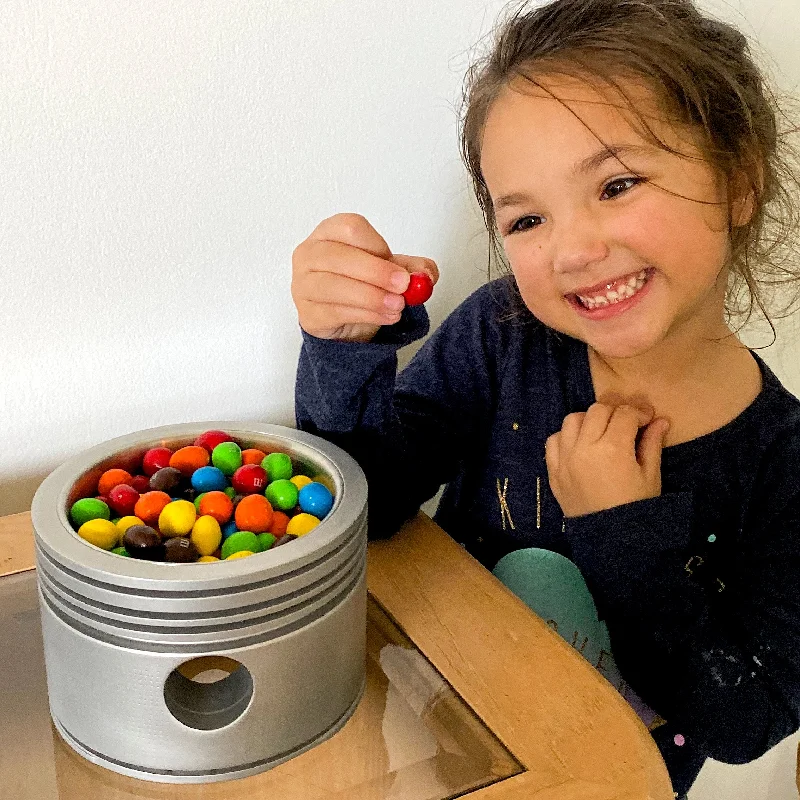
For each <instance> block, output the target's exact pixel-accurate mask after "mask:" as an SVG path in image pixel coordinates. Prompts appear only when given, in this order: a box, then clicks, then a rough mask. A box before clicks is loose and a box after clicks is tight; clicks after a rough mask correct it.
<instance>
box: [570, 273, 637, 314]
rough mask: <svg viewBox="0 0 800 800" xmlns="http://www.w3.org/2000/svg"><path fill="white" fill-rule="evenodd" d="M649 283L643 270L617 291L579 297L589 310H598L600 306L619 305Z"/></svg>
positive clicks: (632, 276) (612, 290)
mask: <svg viewBox="0 0 800 800" xmlns="http://www.w3.org/2000/svg"><path fill="white" fill-rule="evenodd" d="M646 282H647V270H646V269H643V270H642V271H641V272H640V273H639V274H638V275H631V277H630V278H628V280H627V281H626V283H624V284H622V285H620V286H619V287H618V288H617V289H616V290H614V289H611V290H610V291H608V292H606V293H605V294H600V295H597V296H596V297H583V296H582V295H578V297H579V298H580V300H581V302H582V303H583V305H584V306H586V307H587V308H598V307H600V306H608V305H612V304H614V303H619V302H620V301H621V300H626V299H627V298H629V297H633V295H635V294H636V292H638V291H639V289H641V288H642V286H644V285H645V283H646Z"/></svg>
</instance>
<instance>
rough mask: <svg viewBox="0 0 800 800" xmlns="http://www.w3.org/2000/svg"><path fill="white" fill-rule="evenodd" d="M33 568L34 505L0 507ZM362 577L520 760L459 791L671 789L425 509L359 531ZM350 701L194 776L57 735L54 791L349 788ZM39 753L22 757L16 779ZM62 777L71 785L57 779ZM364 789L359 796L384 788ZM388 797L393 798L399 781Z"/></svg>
mask: <svg viewBox="0 0 800 800" xmlns="http://www.w3.org/2000/svg"><path fill="white" fill-rule="evenodd" d="M33 568H34V547H33V536H32V530H31V522H30V515H29V514H27V513H25V514H16V515H13V516H8V517H0V576H9V575H12V574H14V573H18V572H22V571H25V570H30V569H33ZM2 580H12V579H10V578H7V579H2ZM2 580H0V583H2ZM367 583H368V588H369V592H370V594H371V596H372V597H373V598H374V599H375V600H376V601H377V602H378V604H379V605H380V606H382V607H383V609H385V610H386V611H387V612H388V614H389V615H390V616H391V617H392V618H393V619H394V620H395V621H396V622H397V624H398V625H399V626H400V627H401V628H402V629H403V631H404V632H405V633H406V634H407V635H408V637H409V638H410V639H411V640H412V642H413V644H414V645H415V646H416V648H417V649H418V650H419V651H420V652H421V653H422V654H423V655H424V656H425V657H426V658H427V659H428V661H429V662H430V663H431V664H432V665H433V666H434V667H435V668H436V670H438V671H439V672H440V673H441V675H442V676H444V678H445V679H446V680H447V681H448V682H449V683H450V684H451V686H452V687H453V688H454V689H455V692H456V693H457V694H458V695H460V696H461V698H462V699H463V700H464V701H465V702H466V704H467V705H468V706H470V707H471V708H472V710H473V711H474V712H475V714H477V716H478V717H479V718H480V720H482V721H483V723H484V725H485V726H487V727H488V728H489V729H490V731H491V732H493V733H494V735H495V736H496V737H497V739H499V741H500V742H501V743H502V744H503V745H504V746H505V748H506V749H507V750H508V751H509V752H510V753H511V754H512V755H513V757H514V758H516V760H517V761H518V762H519V764H520V765H521V771H520V772H519V774H516V775H514V776H513V777H509V778H505V779H504V780H499V781H498V782H496V783H493V784H491V785H489V786H485V787H483V788H480V789H478V790H476V791H472V792H469V793H468V794H466V795H462V796H465V797H468V798H469V800H500V799H501V798H502V799H503V800H506V799H507V800H523V798H524V799H525V800H673V796H674V795H673V791H672V788H671V784H670V781H669V777H668V775H667V772H666V768H665V766H664V763H663V761H662V759H661V756H660V754H659V752H658V750H657V748H656V746H655V743H654V742H653V740H652V738H651V736H650V734H649V733H648V731H647V729H646V728H645V727H644V725H643V724H642V723H641V721H640V720H639V718H638V717H637V716H636V714H635V713H634V712H633V710H632V709H631V708H630V706H628V704H627V703H626V702H625V701H624V700H623V699H622V697H621V696H620V695H619V694H618V693H617V692H616V691H615V690H614V689H613V687H612V686H611V685H610V684H609V683H608V682H607V681H606V680H605V679H604V678H603V677H602V676H601V675H600V674H599V673H598V672H597V671H596V670H595V669H593V668H592V667H591V666H590V665H589V663H588V662H587V661H585V660H584V659H583V658H582V657H581V656H580V655H579V654H578V653H577V652H576V651H575V650H574V649H573V648H571V647H570V646H569V645H568V644H567V643H566V642H565V641H564V640H563V639H561V637H560V636H558V635H557V634H556V633H554V632H553V631H552V630H551V629H550V628H549V627H548V626H547V625H546V624H545V622H544V621H543V620H541V619H540V618H539V617H537V616H536V615H535V614H533V613H532V612H531V611H530V610H529V609H528V607H527V606H525V605H524V604H523V603H522V602H521V601H520V600H518V599H517V598H516V597H515V596H514V595H513V594H511V592H509V591H508V590H507V589H506V588H505V587H504V586H503V585H502V584H501V583H500V582H499V581H497V580H496V579H495V578H494V576H493V575H492V574H491V573H490V572H488V571H487V570H485V569H484V568H483V567H482V566H481V565H480V564H479V563H478V562H477V561H475V560H474V559H473V558H472V557H471V556H470V555H469V554H468V553H466V551H465V550H464V549H463V548H462V547H460V546H459V545H458V544H457V543H455V542H454V541H453V540H452V539H451V538H450V537H448V536H447V535H446V534H445V533H444V532H443V531H442V530H441V528H439V527H438V526H437V525H436V524H435V523H434V522H432V521H431V520H430V519H429V518H428V517H426V516H425V515H424V514H420V515H419V516H417V517H416V518H415V519H414V520H412V521H411V522H409V523H408V524H407V525H406V526H405V527H404V528H403V530H402V531H401V532H400V533H398V534H397V535H396V536H395V537H393V538H392V539H390V540H388V541H381V542H373V543H371V544H370V545H369V551H368V566H367ZM360 711H361V709H359V711H358V712H357V713H356V715H354V717H353V718H352V719H351V720H350V721H349V722H348V723H347V724H346V725H345V727H344V728H343V729H342V730H341V731H340V732H339V733H338V734H336V735H335V736H334V737H332V739H330V740H329V741H328V742H325V743H323V744H321V745H319V746H318V747H316V748H313V749H312V750H310V751H309V752H307V753H304V754H302V755H300V756H297V757H295V758H293V759H291V760H290V761H288V762H286V763H285V764H282V765H280V766H278V767H275V768H274V769H272V770H270V771H268V772H266V773H262V774H261V775H256V776H253V777H250V778H245V779H242V780H238V781H229V782H225V783H216V784H201V785H192V786H186V785H177V786H176V785H167V784H153V783H148V782H144V781H137V780H134V779H131V778H127V777H124V776H121V775H117V774H116V773H112V772H110V771H108V770H105V769H103V768H101V767H97V766H95V765H94V764H89V763H88V762H86V761H84V760H83V759H82V758H80V757H79V756H78V755H76V754H75V753H74V752H73V751H72V750H71V749H70V748H69V747H67V746H66V745H64V744H63V743H62V742H60V740H59V738H58V737H57V736H54V742H55V744H54V760H55V770H56V772H57V773H58V774H59V776H60V780H59V795H58V796H60V797H61V800H72V798H73V797H74V798H75V800H78V798H80V800H87V799H88V798H95V797H97V798H101V797H102V798H103V800H117V798H130V797H147V798H173V797H184V796H185V797H187V798H188V797H194V798H220V799H221V798H226V800H227V799H229V798H239V797H241V798H243V799H244V798H248V800H259V799H260V798H277V797H280V798H282V800H284V798H288V797H289V796H291V797H304V796H305V794H304V792H303V790H302V787H303V785H304V784H303V781H304V780H307V779H308V777H309V776H310V775H311V774H313V775H316V776H318V777H319V776H320V774H324V775H326V776H327V777H326V779H325V781H324V783H325V784H326V785H327V786H329V787H330V789H329V790H321V789H320V785H319V783H320V781H319V780H318V781H317V785H315V794H314V796H315V797H319V796H325V797H330V798H333V797H337V798H338V797H343V796H349V797H353V796H354V794H353V792H352V791H351V792H348V793H345V792H343V791H341V790H336V789H335V786H336V780H335V773H336V770H337V769H339V768H343V767H342V760H343V758H344V759H345V760H347V759H350V760H351V761H353V760H354V759H355V760H358V759H361V760H362V761H363V760H364V759H368V758H370V757H371V755H370V754H371V753H373V751H374V750H375V748H376V747H378V746H380V744H381V743H380V742H379V743H377V744H376V743H375V742H363V743H361V744H359V745H357V746H356V745H355V744H354V742H355V741H356V739H354V737H357V736H358V735H359V732H358V730H357V729H358V728H359V726H360V725H362V724H363V723H362V722H360V721H359V720H361V719H362V718H363V716H364V714H367V713H369V711H368V710H365V711H364V714H361V715H360V716H359V712H360ZM348 737H349V738H348ZM337 746H338V748H339V749H338V750H337ZM345 751H346V758H345V755H344V753H345ZM334 753H336V754H337V755H335V756H334ZM373 755H374V753H373ZM375 757H377V755H375ZM43 766H44V765H38V766H37V765H31V769H30V770H29V771H28V773H27V774H28V778H26V780H25V782H24V783H25V785H26V786H27V785H28V784H29V780H30V779H32V776H34V773H35V772H36V770H37V768H41V767H43ZM47 769H51V770H52V769H53V767H52V766H51V765H47ZM14 770H16V771H14ZM19 774H20V773H19V764H17V765H12V764H7V763H5V762H4V761H3V757H2V754H0V786H3V787H6V788H8V787H14V786H15V783H14V781H15V780H16V781H17V784H18V785H20V784H21V779H20V778H19ZM67 779H68V780H67ZM65 781H66V783H68V784H69V786H71V787H72V790H71V792H67V791H65V790H64V789H63V785H64V783H65ZM76 787H77V788H76ZM298 787H299V788H298ZM372 791H373V794H372V795H369V794H368V793H367V794H363V795H362V794H359V795H358V796H359V797H361V796H363V797H367V796H383V795H381V794H380V793H378V794H377V795H375V794H374V791H375V790H374V789H373V790H372ZM13 796H14V797H15V798H18V800H22V798H23V797H26V798H27V797H31V798H33V797H34V796H35V797H37V798H39V797H41V796H42V795H35V794H21V793H20V790H19V789H17V790H16V791H15V792H14V794H13ZM392 797H397V798H398V800H401V799H400V797H399V796H398V795H396V794H393V795H392ZM43 800H44V798H43ZM402 800H405V795H403V797H402ZM412 800H413V798H412Z"/></svg>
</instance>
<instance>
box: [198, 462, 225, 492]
mask: <svg viewBox="0 0 800 800" xmlns="http://www.w3.org/2000/svg"><path fill="white" fill-rule="evenodd" d="M227 485H228V479H227V478H226V477H225V473H224V472H223V471H222V470H221V469H217V468H216V467H200V469H196V470H195V471H194V472H193V473H192V488H193V489H196V490H197V491H198V492H222V491H224V489H225V487H226V486H227Z"/></svg>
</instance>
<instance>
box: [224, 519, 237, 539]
mask: <svg viewBox="0 0 800 800" xmlns="http://www.w3.org/2000/svg"><path fill="white" fill-rule="evenodd" d="M238 530H239V529H238V528H237V527H236V520H234V519H232V520H230V521H229V522H226V523H225V524H224V525H223V526H222V538H223V539H227V538H228V537H229V536H230V535H231V534H232V533H236V532H237V531H238Z"/></svg>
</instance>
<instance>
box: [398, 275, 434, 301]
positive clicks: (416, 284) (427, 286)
mask: <svg viewBox="0 0 800 800" xmlns="http://www.w3.org/2000/svg"><path fill="white" fill-rule="evenodd" d="M432 294H433V281H432V280H431V279H430V277H429V276H428V274H427V273H425V272H412V273H411V278H410V280H409V282H408V288H407V289H406V290H405V291H404V292H403V297H405V299H406V304H407V305H410V306H419V305H422V304H423V303H424V302H425V301H426V300H427V299H428V298H430V296H431V295H432Z"/></svg>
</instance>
